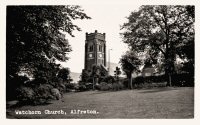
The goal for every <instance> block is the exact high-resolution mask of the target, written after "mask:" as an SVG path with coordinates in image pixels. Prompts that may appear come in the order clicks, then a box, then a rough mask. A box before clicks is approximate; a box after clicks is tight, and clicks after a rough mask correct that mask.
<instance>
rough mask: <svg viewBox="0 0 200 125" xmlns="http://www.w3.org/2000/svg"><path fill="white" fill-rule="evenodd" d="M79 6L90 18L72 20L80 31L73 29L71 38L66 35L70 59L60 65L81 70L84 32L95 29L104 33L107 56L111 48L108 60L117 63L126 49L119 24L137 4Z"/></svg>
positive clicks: (77, 70)
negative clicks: (70, 50) (70, 47)
mask: <svg viewBox="0 0 200 125" xmlns="http://www.w3.org/2000/svg"><path fill="white" fill-rule="evenodd" d="M80 6H81V7H82V9H84V12H85V13H86V14H87V15H88V16H90V17H91V18H92V19H89V20H77V21H74V24H76V25H78V26H79V27H80V28H81V29H82V31H81V32H78V31H75V32H74V35H75V37H73V38H72V37H70V36H68V35H67V36H66V38H67V39H68V40H69V44H70V45H71V46H72V50H73V51H72V52H70V53H69V55H68V56H69V57H70V59H69V60H68V61H67V62H62V63H61V64H62V66H63V67H69V68H70V70H71V71H72V72H78V73H80V72H82V69H83V68H84V54H85V53H84V47H85V33H86V32H88V33H93V32H94V31H95V30H97V31H98V32H99V33H106V45H107V57H108V49H112V50H111V51H110V61H111V62H114V63H119V59H120V57H121V55H122V54H123V53H125V52H126V51H127V49H128V47H127V45H126V44H125V43H123V42H122V38H121V36H120V34H119V33H120V32H122V31H120V25H122V24H123V23H125V22H127V19H126V17H128V16H129V15H130V13H131V12H132V11H134V10H138V8H139V5H134V4H126V5H120V4H116V5H114V4H112V5H111V4H87V5H80ZM107 60H108V59H107Z"/></svg>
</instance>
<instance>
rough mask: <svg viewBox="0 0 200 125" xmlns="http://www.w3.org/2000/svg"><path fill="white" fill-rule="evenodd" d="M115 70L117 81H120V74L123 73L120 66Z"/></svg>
mask: <svg viewBox="0 0 200 125" xmlns="http://www.w3.org/2000/svg"><path fill="white" fill-rule="evenodd" d="M114 72H115V77H116V81H117V82H119V75H120V74H121V71H120V68H119V67H116V70H115V71H114Z"/></svg>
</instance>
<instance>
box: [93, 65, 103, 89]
mask: <svg viewBox="0 0 200 125" xmlns="http://www.w3.org/2000/svg"><path fill="white" fill-rule="evenodd" d="M91 76H92V78H93V90H94V86H95V85H96V83H98V82H99V78H100V77H101V67H100V66H98V65H93V66H92V73H91Z"/></svg>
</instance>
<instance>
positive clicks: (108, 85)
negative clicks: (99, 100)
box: [99, 82, 112, 91]
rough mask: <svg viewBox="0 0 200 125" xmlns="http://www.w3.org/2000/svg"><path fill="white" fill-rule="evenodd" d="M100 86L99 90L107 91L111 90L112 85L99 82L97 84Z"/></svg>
mask: <svg viewBox="0 0 200 125" xmlns="http://www.w3.org/2000/svg"><path fill="white" fill-rule="evenodd" d="M99 86H100V90H101V91H108V90H112V84H109V83H106V82H101V83H100V84H99Z"/></svg>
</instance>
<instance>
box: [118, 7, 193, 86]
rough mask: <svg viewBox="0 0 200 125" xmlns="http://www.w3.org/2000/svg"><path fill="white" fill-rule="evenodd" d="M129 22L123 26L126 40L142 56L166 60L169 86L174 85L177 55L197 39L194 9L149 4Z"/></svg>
mask: <svg viewBox="0 0 200 125" xmlns="http://www.w3.org/2000/svg"><path fill="white" fill-rule="evenodd" d="M127 19H128V22H127V23H124V24H123V26H122V29H124V32H123V33H122V36H123V41H124V42H125V43H127V44H128V45H129V46H130V48H131V49H132V50H134V51H136V52H138V53H140V52H147V54H149V55H150V56H151V57H152V58H154V59H158V58H160V57H161V58H163V62H164V67H165V74H166V76H167V77H168V85H171V75H172V74H173V72H174V62H175V60H176V56H177V55H178V54H179V55H180V53H181V54H183V52H180V50H181V49H177V48H179V47H181V48H182V47H184V46H185V45H187V44H190V43H191V42H193V40H194V6H171V5H167V6H166V5H156V6H153V5H146V6H141V7H140V9H139V10H138V11H134V12H132V13H131V14H130V15H129V17H128V18H127ZM190 51H193V50H190ZM160 54H162V56H159V55H160Z"/></svg>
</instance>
